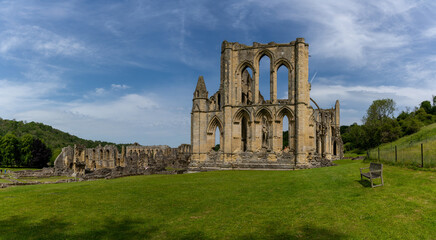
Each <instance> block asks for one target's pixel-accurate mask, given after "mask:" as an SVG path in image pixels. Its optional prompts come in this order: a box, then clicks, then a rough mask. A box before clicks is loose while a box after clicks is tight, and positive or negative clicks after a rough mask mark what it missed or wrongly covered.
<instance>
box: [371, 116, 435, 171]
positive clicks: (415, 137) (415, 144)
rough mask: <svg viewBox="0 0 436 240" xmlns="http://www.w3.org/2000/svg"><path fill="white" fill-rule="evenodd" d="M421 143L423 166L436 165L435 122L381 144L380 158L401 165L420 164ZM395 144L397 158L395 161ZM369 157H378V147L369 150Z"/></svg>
mask: <svg viewBox="0 0 436 240" xmlns="http://www.w3.org/2000/svg"><path fill="white" fill-rule="evenodd" d="M421 144H423V157H424V167H426V168H435V167H436V123H433V124H431V125H428V126H425V127H423V128H422V129H421V130H419V131H418V132H417V133H414V134H412V135H408V136H405V137H402V138H400V139H398V140H396V141H394V142H391V143H386V144H383V145H381V146H380V147H379V148H380V160H381V161H383V162H388V163H393V164H398V165H403V166H415V167H418V166H419V167H420V166H421V164H422V163H421ZM395 146H397V160H396V161H395ZM369 155H370V158H371V159H374V160H375V159H377V158H378V148H374V149H371V150H370V151H369Z"/></svg>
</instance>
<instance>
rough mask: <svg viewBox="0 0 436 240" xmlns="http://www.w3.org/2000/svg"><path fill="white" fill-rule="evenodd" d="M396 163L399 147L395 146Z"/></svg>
mask: <svg viewBox="0 0 436 240" xmlns="http://www.w3.org/2000/svg"><path fill="white" fill-rule="evenodd" d="M395 162H397V145H395Z"/></svg>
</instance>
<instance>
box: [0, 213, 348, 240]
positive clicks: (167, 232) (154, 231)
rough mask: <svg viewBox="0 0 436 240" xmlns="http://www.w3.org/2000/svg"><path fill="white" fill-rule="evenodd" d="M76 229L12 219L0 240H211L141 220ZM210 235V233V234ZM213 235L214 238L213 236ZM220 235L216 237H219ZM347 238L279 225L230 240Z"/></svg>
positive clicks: (1, 227) (1, 225) (2, 224)
mask: <svg viewBox="0 0 436 240" xmlns="http://www.w3.org/2000/svg"><path fill="white" fill-rule="evenodd" d="M78 228H80V227H79V226H77V225H75V224H74V223H69V222H66V221H64V220H61V219H59V218H56V217H54V218H49V219H42V220H38V221H32V220H31V219H30V218H26V217H19V216H14V217H10V218H8V219H5V220H0V239H150V238H156V237H157V238H159V236H160V238H165V239H186V240H188V239H189V240H191V239H213V238H216V236H210V235H208V234H206V233H205V232H203V231H201V230H190V229H186V230H181V231H180V230H179V231H178V230H175V229H160V228H159V227H157V226H153V225H152V224H148V223H147V222H146V221H144V220H143V219H128V218H124V219H119V220H116V219H107V220H105V221H104V222H102V223H100V222H96V223H95V225H90V226H86V227H84V228H83V229H78ZM212 234H213V233H212ZM213 235H215V234H213ZM218 235H219V234H218ZM346 237H347V236H346V235H344V234H342V233H339V232H335V231H332V230H331V229H324V228H319V227H314V226H308V225H306V226H304V227H301V228H298V229H296V230H295V229H289V228H287V227H286V226H284V225H283V224H280V223H278V222H276V223H270V224H267V225H265V226H264V227H263V228H262V227H261V228H259V230H258V231H256V232H253V233H250V234H240V233H238V232H235V233H234V235H233V236H226V238H229V239H240V240H245V239H273V240H276V239H343V238H346Z"/></svg>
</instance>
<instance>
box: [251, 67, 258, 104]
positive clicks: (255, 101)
mask: <svg viewBox="0 0 436 240" xmlns="http://www.w3.org/2000/svg"><path fill="white" fill-rule="evenodd" d="M257 69H259V62H257V63H255V64H254V69H253V76H254V81H253V90H252V91H253V104H259V73H258V71H257Z"/></svg>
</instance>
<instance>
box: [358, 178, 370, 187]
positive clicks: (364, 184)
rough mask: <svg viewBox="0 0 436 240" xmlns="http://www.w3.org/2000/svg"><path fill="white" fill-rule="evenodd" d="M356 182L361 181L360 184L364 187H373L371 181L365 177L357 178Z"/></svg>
mask: <svg viewBox="0 0 436 240" xmlns="http://www.w3.org/2000/svg"><path fill="white" fill-rule="evenodd" d="M356 182H358V183H360V185H362V186H364V187H369V188H370V187H371V182H370V181H369V180H366V179H363V180H356Z"/></svg>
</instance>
